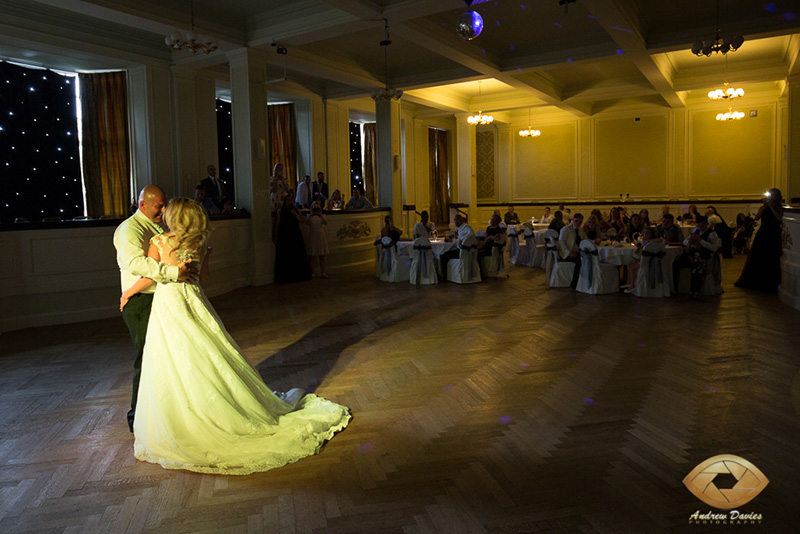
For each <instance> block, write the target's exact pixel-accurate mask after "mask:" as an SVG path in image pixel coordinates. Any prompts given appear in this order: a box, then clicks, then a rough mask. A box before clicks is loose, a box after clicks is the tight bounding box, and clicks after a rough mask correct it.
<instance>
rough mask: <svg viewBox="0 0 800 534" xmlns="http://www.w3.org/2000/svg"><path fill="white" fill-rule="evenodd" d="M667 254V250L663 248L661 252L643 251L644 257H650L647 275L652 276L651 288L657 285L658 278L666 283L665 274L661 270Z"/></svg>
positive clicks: (660, 281)
mask: <svg viewBox="0 0 800 534" xmlns="http://www.w3.org/2000/svg"><path fill="white" fill-rule="evenodd" d="M666 255H667V251H666V250H661V251H659V252H650V251H647V250H644V251H642V258H650V259H649V261H648V264H647V276H648V277H650V289H654V288H655V287H656V280H658V281H659V283H664V274H663V272H662V270H661V264H662V263H664V262H663V261H661V260H663V259H664V257H665V256H666Z"/></svg>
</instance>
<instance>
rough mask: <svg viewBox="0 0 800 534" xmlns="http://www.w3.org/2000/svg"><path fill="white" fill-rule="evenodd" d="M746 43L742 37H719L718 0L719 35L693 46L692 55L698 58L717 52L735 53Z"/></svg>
mask: <svg viewBox="0 0 800 534" xmlns="http://www.w3.org/2000/svg"><path fill="white" fill-rule="evenodd" d="M742 43H744V37H742V36H741V35H734V36H733V37H725V38H724V39H723V38H722V37H720V35H719V0H717V33H716V35H715V36H714V39H713V40H712V39H709V40H707V41H697V42H696V43H694V45H692V54H694V55H696V56H706V57H708V56H710V55H711V54H715V53H717V52H722V54H723V55H725V54H727V53H728V52H735V51H737V50H738V49H739V47H740V46H742Z"/></svg>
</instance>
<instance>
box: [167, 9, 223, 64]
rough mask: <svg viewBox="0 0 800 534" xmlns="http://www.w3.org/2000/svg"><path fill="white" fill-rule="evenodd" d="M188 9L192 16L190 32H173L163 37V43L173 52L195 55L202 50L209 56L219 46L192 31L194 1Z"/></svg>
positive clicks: (206, 37)
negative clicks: (180, 51)
mask: <svg viewBox="0 0 800 534" xmlns="http://www.w3.org/2000/svg"><path fill="white" fill-rule="evenodd" d="M189 8H190V10H191V16H192V19H191V20H192V26H191V28H192V29H191V31H188V32H184V31H180V30H178V31H174V32H172V33H171V34H169V35H167V36H166V37H164V43H165V44H166V45H167V46H168V47H170V48H172V49H174V50H184V49H185V50H188V51H189V52H191V53H192V54H196V53H197V51H198V50H202V51H203V52H204V53H206V54H210V53H211V52H213V51H214V50H216V49H217V48H219V46H218V45H217V43H215V42H214V41H213V40H212V39H211V37H208V36H207V35H198V34H197V33H196V32H195V31H194V0H192V1H191V2H190V4H189Z"/></svg>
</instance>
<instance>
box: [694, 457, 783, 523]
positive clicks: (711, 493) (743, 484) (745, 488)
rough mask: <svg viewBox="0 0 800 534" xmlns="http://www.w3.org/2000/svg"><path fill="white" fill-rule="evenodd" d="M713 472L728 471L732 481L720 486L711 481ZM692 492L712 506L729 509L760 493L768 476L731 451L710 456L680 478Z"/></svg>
mask: <svg viewBox="0 0 800 534" xmlns="http://www.w3.org/2000/svg"><path fill="white" fill-rule="evenodd" d="M717 475H732V476H733V478H735V479H736V484H734V486H733V487H732V488H720V487H717V485H716V484H715V483H714V479H716V478H717ZM683 483H684V484H685V485H686V487H687V488H688V489H689V491H691V492H692V493H694V496H695V497H697V498H698V499H700V500H701V501H703V502H704V503H706V504H707V505H709V506H713V507H714V508H720V509H722V510H730V509H731V508H736V507H739V506H742V505H744V504H747V503H748V502H750V501H751V500H753V499H754V498H755V497H756V495H758V494H759V493H761V492H762V491H763V490H764V488H766V487H767V484H769V480H767V477H766V476H764V473H762V472H761V470H759V469H758V468H757V467H756V466H754V465H753V464H751V463H750V462H748V461H747V460H745V459H744V458H740V457H739V456H735V455H733V454H720V455H718V456H713V457H711V458H709V459H707V460H705V461H703V462H701V463H700V464H699V465H698V466H697V467H695V468H694V469H692V471H691V473H689V474H688V475H686V478H684V479H683Z"/></svg>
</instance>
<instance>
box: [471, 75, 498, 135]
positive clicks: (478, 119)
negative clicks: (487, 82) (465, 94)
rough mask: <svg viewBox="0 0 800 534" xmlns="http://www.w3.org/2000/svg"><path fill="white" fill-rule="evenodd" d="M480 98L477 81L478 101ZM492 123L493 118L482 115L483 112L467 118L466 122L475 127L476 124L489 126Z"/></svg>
mask: <svg viewBox="0 0 800 534" xmlns="http://www.w3.org/2000/svg"><path fill="white" fill-rule="evenodd" d="M480 98H481V82H480V81H478V99H479V100H480ZM493 121H494V117H492V116H491V115H484V114H483V111H478V114H477V115H470V116H469V117H467V122H468V123H469V124H471V125H473V126H477V125H478V124H491V123H492V122H493Z"/></svg>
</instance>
